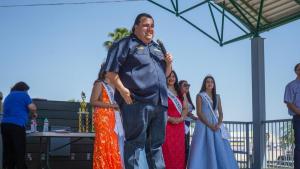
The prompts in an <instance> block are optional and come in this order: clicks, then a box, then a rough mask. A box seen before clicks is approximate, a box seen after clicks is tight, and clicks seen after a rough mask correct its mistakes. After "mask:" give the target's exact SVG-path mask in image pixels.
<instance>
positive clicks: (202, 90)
mask: <svg viewBox="0 0 300 169" xmlns="http://www.w3.org/2000/svg"><path fill="white" fill-rule="evenodd" d="M207 79H211V80H212V81H213V83H214V88H213V89H212V97H213V98H212V100H213V108H214V109H216V108H217V92H216V88H217V86H216V82H215V79H214V77H212V76H211V75H207V76H205V78H204V79H203V82H202V87H201V90H200V92H205V91H206V81H207Z"/></svg>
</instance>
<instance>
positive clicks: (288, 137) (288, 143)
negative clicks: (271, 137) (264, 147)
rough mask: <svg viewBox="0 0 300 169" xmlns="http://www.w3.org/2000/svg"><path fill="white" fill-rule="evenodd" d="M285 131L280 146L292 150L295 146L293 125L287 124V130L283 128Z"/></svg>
mask: <svg viewBox="0 0 300 169" xmlns="http://www.w3.org/2000/svg"><path fill="white" fill-rule="evenodd" d="M281 131H283V135H282V136H281V137H280V146H281V147H282V148H283V149H292V146H293V145H294V130H293V127H292V123H288V124H287V129H285V130H284V129H283V128H281Z"/></svg>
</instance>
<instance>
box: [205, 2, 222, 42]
mask: <svg viewBox="0 0 300 169" xmlns="http://www.w3.org/2000/svg"><path fill="white" fill-rule="evenodd" d="M208 7H209V11H210V15H211V17H212V20H213V22H214V26H215V29H216V32H217V35H218V38H219V41H220V42H221V37H220V33H219V29H218V26H217V23H216V20H215V15H214V13H213V11H212V9H211V6H210V3H208Z"/></svg>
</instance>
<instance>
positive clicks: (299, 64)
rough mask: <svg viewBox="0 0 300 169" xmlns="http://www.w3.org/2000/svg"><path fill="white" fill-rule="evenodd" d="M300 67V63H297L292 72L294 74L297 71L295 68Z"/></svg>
mask: <svg viewBox="0 0 300 169" xmlns="http://www.w3.org/2000/svg"><path fill="white" fill-rule="evenodd" d="M299 66H300V63H298V64H297V65H296V66H295V68H294V71H295V72H296V71H297V68H298V67H299Z"/></svg>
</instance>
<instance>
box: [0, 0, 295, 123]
mask: <svg viewBox="0 0 300 169" xmlns="http://www.w3.org/2000/svg"><path fill="white" fill-rule="evenodd" d="M49 2H82V1H78V0H77V1H76V0H74V1H71V0H69V1H66V0H55V1H54V0H53V1H46V0H45V1H36V0H35V1H34V0H32V1H29V0H28V1H15V0H3V1H1V2H0V5H7V4H20V3H21V4H29V3H49ZM185 5H187V4H185ZM206 7H207V6H206ZM203 8H204V7H203ZM200 10H201V8H200V9H199V11H200ZM203 11H204V12H203ZM141 12H147V13H150V14H151V15H153V17H154V19H155V29H156V35H155V39H156V38H159V39H162V40H163V41H164V43H165V46H166V48H167V50H168V51H169V52H170V53H172V54H173V56H174V68H175V70H176V72H177V74H178V76H179V79H186V80H188V81H189V83H190V84H191V95H192V98H195V96H196V94H197V93H198V91H199V90H200V87H201V84H202V80H203V78H204V76H205V75H207V74H211V75H213V76H214V77H215V79H216V83H217V91H218V93H219V94H220V95H221V99H222V104H223V110H224V115H225V120H230V121H231V120H232V121H234V120H239V121H251V120H252V101H251V46H250V45H251V41H250V40H249V39H245V40H243V41H239V42H236V43H232V44H229V45H226V46H224V47H220V46H219V45H218V44H216V43H215V42H213V41H212V40H210V39H209V38H207V37H206V36H204V35H203V34H201V33H200V32H199V31H197V30H195V29H194V28H192V27H191V26H190V25H188V24H186V23H185V22H183V21H182V20H180V19H179V18H176V17H175V16H174V15H172V14H170V13H168V12H166V11H164V10H162V9H161V8H158V7H157V6H155V5H153V4H151V3H149V2H146V1H141V2H126V3H125V2H124V3H104V4H94V5H64V6H42V7H18V8H0V72H1V74H0V91H2V92H3V93H4V95H7V94H8V92H9V90H10V87H11V86H12V85H13V84H14V83H15V82H17V81H21V80H22V81H25V82H27V83H28V84H29V85H30V87H31V89H30V91H29V93H30V95H31V96H32V97H33V98H45V99H48V100H61V101H65V100H69V99H76V100H78V99H80V93H81V91H84V92H86V94H87V96H88V98H89V96H90V92H91V89H92V84H93V81H94V80H95V79H96V77H97V73H98V70H99V65H100V64H101V62H102V61H104V58H105V57H106V54H107V51H106V49H105V48H104V47H103V46H102V43H103V42H104V41H106V40H108V39H109V38H108V37H107V34H108V32H112V31H113V30H114V29H115V28H117V27H127V28H128V29H130V28H131V26H132V24H133V21H134V19H135V16H136V15H137V14H139V13H141ZM196 12H197V11H195V13H191V14H190V15H187V17H190V18H191V20H195V22H199V24H202V26H203V29H205V30H208V31H209V30H212V29H213V27H211V26H212V25H211V24H210V23H209V21H210V20H211V18H209V19H208V18H207V17H206V16H205V15H204V14H201V12H199V13H198V14H196ZM202 12H203V13H205V14H207V12H205V10H202ZM197 18H200V19H197ZM196 19H197V21H196ZM225 26H226V27H225V33H226V32H227V34H226V35H231V34H232V33H233V32H237V31H235V30H234V29H235V28H234V27H231V26H230V25H229V24H228V26H227V25H225ZM299 28H300V20H298V21H294V22H292V23H290V24H288V25H284V26H281V27H279V28H276V29H274V30H271V31H269V32H265V33H263V34H262V35H261V36H262V37H263V38H265V77H266V81H265V82H266V112H267V119H280V118H289V116H288V115H287V110H286V107H285V105H284V104H283V93H284V87H285V85H286V84H287V83H288V82H289V81H291V80H293V79H295V74H294V72H293V67H294V65H295V64H296V63H299V62H300V57H299V56H300V48H299V44H300V29H299ZM225 37H226V36H225Z"/></svg>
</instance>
